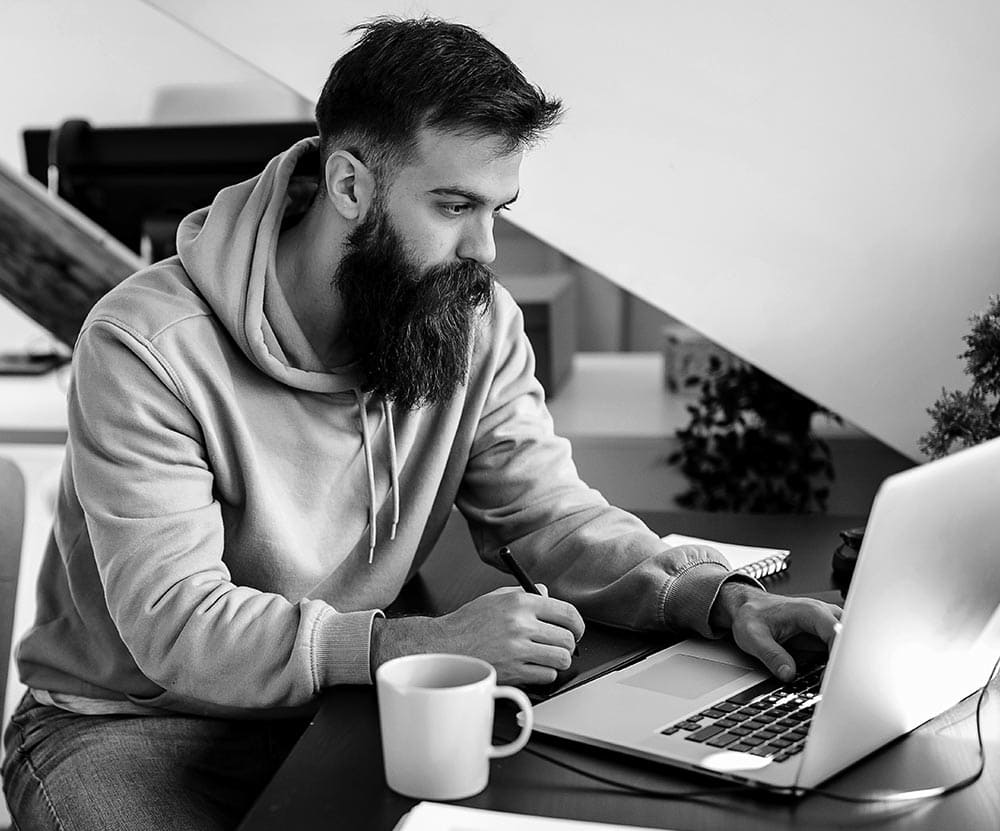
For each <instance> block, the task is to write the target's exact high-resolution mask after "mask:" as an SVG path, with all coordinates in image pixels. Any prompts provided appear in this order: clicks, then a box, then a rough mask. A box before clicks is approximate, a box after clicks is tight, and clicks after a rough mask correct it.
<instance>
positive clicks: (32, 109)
mask: <svg viewBox="0 0 1000 831" xmlns="http://www.w3.org/2000/svg"><path fill="white" fill-rule="evenodd" d="M0 79H2V80H0V161H3V162H4V163H6V164H7V165H8V166H9V167H12V168H14V169H16V170H20V171H23V170H24V152H23V145H22V142H21V131H22V130H23V129H24V128H25V127H50V126H54V125H56V124H59V123H60V122H61V121H63V120H64V119H66V118H70V117H74V116H81V117H85V118H88V119H90V120H91V121H92V122H93V123H95V124H100V125H104V126H107V125H113V124H141V123H144V122H146V121H147V120H149V118H150V116H151V112H152V107H153V102H154V99H155V96H156V93H157V90H160V89H162V88H164V87H173V86H179V85H183V84H199V85H203V84H238V85H249V84H253V85H256V86H258V87H259V88H260V89H261V90H262V93H263V95H262V98H264V99H266V100H273V99H274V98H275V97H276V96H275V95H273V94H272V95H271V96H268V93H274V92H275V91H277V92H285V88H284V87H282V86H281V85H279V84H278V83H277V82H276V81H274V80H272V79H269V78H267V77H266V76H265V75H264V74H263V73H262V72H261V71H260V70H259V69H256V68H255V67H252V66H250V65H249V64H247V63H246V62H245V61H243V60H241V59H240V58H237V57H235V56H234V55H232V54H230V53H228V52H225V51H224V50H222V49H219V48H218V47H217V46H216V45H214V44H212V43H209V42H208V41H206V40H205V39H204V38H203V37H201V36H200V35H198V34H196V33H193V32H191V31H190V30H189V29H188V28H187V27H185V26H183V25H182V24H180V23H177V22H175V21H172V20H169V19H167V18H166V17H165V16H164V15H163V14H162V13H161V12H159V11H158V10H156V9H154V8H152V7H150V6H146V5H144V4H142V3H140V2H137V1H136V0H87V1H86V2H78V1H77V0H0ZM286 94H287V93H286ZM267 115H268V112H267V109H266V106H262V107H260V108H259V116H260V118H266V117H267ZM48 340H49V339H48V335H47V333H46V332H45V330H44V329H42V328H41V327H39V326H37V325H36V324H35V323H34V322H33V321H31V320H30V319H29V318H27V317H26V316H24V315H23V314H21V313H20V312H19V311H18V310H17V309H15V308H14V307H13V306H11V305H10V304H9V303H7V302H6V301H5V300H3V299H2V298H0V351H4V350H12V351H14V350H23V349H25V348H26V347H30V346H37V345H38V344H39V343H40V342H41V343H45V342H47V341H48Z"/></svg>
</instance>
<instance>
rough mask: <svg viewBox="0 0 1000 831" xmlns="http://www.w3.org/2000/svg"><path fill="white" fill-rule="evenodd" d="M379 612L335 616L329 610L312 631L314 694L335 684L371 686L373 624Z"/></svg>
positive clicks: (382, 614) (381, 614) (369, 610)
mask: <svg viewBox="0 0 1000 831" xmlns="http://www.w3.org/2000/svg"><path fill="white" fill-rule="evenodd" d="M377 617H383V618H384V617H385V614H384V613H383V612H382V611H381V610H380V609H366V610H364V611H361V612H337V611H335V610H334V609H332V608H331V609H330V610H329V611H328V612H327V613H326V614H325V615H324V616H323V617H322V618H320V620H318V621H317V622H316V628H315V629H314V630H313V643H312V661H313V678H314V680H315V683H316V691H317V692H319V691H320V690H323V689H325V688H326V687H332V686H333V685H334V684H370V683H371V682H372V676H371V657H370V653H371V644H372V622H373V621H374V620H375V618H377Z"/></svg>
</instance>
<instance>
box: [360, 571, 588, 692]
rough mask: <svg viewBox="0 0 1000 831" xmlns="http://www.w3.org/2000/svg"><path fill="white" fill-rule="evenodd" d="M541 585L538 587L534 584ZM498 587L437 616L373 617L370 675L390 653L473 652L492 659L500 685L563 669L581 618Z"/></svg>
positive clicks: (545, 680) (558, 604) (556, 604)
mask: <svg viewBox="0 0 1000 831" xmlns="http://www.w3.org/2000/svg"><path fill="white" fill-rule="evenodd" d="M540 588H541V587H540ZM542 591H543V594H542V595H536V594H527V593H526V592H524V591H522V590H521V589H519V588H502V589H497V590H496V591H492V592H490V593H489V594H484V595H483V596H482V597H477V598H476V599H475V600H471V601H469V602H468V603H466V604H465V605H464V606H462V607H460V608H458V609H456V610H455V611H454V612H451V613H450V614H447V615H444V616H442V617H437V618H422V617H410V618H396V619H389V620H383V619H381V618H378V619H376V620H375V621H374V622H373V624H372V645H371V664H372V675H373V677H374V672H375V670H376V669H377V668H378V667H379V665H381V664H383V663H385V662H386V661H388V660H390V659H391V658H397V657H399V656H401V655H412V654H415V653H419V652H450V653H455V654H459V655H473V656H475V657H476V658H482V659H483V660H484V661H488V662H489V663H490V664H492V665H493V666H494V667H495V668H496V671H497V680H498V681H499V682H500V683H502V684H550V683H552V682H553V681H554V680H555V678H556V672H557V671H558V670H563V669H568V668H569V666H570V663H571V662H572V652H573V649H574V647H575V646H576V642H577V641H578V640H579V639H580V638H581V637H583V629H584V625H583V618H581V617H580V613H579V612H578V611H577V610H576V608H574V607H573V606H572V605H571V604H569V603H566V602H564V601H562V600H555V599H554V598H551V597H548V596H547V594H545V593H544V591H545V590H544V588H542Z"/></svg>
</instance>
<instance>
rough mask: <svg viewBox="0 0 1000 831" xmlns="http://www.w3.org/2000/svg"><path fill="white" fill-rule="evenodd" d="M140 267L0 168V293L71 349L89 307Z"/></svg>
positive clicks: (25, 180)
mask: <svg viewBox="0 0 1000 831" xmlns="http://www.w3.org/2000/svg"><path fill="white" fill-rule="evenodd" d="M142 265H143V263H142V261H141V260H140V259H139V257H137V256H136V255H135V254H134V253H133V252H132V251H131V250H130V249H128V248H126V247H125V246H124V245H122V244H121V243H119V242H118V241H117V240H116V239H114V238H113V237H111V236H110V235H109V234H107V233H106V232H105V231H103V230H102V229H101V228H100V227H99V226H98V225H96V224H95V223H93V222H92V221H91V220H90V219H88V218H87V217H86V216H84V215H83V214H82V213H80V212H79V211H78V210H76V209H75V208H74V207H73V206H72V205H70V204H68V203H67V202H65V201H64V200H62V199H59V198H58V197H54V196H51V195H50V194H49V193H48V192H47V191H46V190H45V189H44V188H43V187H42V186H41V185H39V184H38V183H37V182H35V181H34V180H33V179H31V178H29V177H27V176H23V175H21V174H19V173H17V172H16V171H14V170H11V169H10V168H9V167H6V166H5V165H3V164H2V163H0V296H3V297H5V298H6V299H7V300H9V301H10V302H11V303H13V304H14V305H15V306H16V307H17V308H18V309H20V310H21V311H22V312H24V313H25V314H26V315H28V317H30V318H31V319H32V320H34V321H36V322H37V323H38V324H40V325H41V326H43V327H44V328H46V329H48V330H49V331H50V332H51V333H52V334H53V335H55V337H57V338H58V339H59V340H61V341H63V342H64V343H66V344H68V345H70V346H72V345H73V344H74V342H75V341H76V337H77V335H78V334H79V333H80V327H81V326H82V325H83V321H84V319H85V318H86V317H87V313H88V312H89V311H90V309H91V307H92V306H93V305H94V303H96V302H97V301H98V299H100V298H101V297H102V296H103V295H104V294H105V293H107V292H108V291H109V290H110V289H111V288H113V287H114V286H116V285H117V284H118V283H119V282H121V281H122V280H123V279H124V278H125V277H127V276H128V275H129V274H132V273H133V272H135V271H138V270H139V269H140V268H141V267H142Z"/></svg>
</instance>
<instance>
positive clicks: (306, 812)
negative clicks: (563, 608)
mask: <svg viewBox="0 0 1000 831" xmlns="http://www.w3.org/2000/svg"><path fill="white" fill-rule="evenodd" d="M643 518H644V519H645V520H646V522H647V523H648V524H649V525H650V527H652V528H654V529H655V530H656V531H658V532H660V533H667V532H670V531H676V532H678V533H687V534H692V535H696V536H704V537H712V538H714V539H719V540H731V541H742V542H746V543H748V544H754V545H762V546H770V547H788V548H791V549H792V557H793V561H792V565H791V567H790V568H789V569H788V571H787V572H786V573H785V575H784V576H780V577H776V578H772V579H771V582H770V583H769V584H768V586H769V588H770V589H771V590H772V591H778V592H782V593H788V594H795V593H800V592H810V591H819V590H824V589H829V588H830V587H831V583H830V573H829V563H830V555H831V553H832V550H833V547H834V546H835V544H836V532H837V530H839V529H841V528H848V527H853V526H855V525H858V524H861V522H862V521H863V520H862V519H861V518H859V517H856V516H855V517H837V516H816V517H795V518H790V517H760V516H749V515H746V516H721V515H714V514H697V513H665V512H661V513H647V514H643ZM508 583H510V580H509V579H506V575H502V574H498V573H497V572H494V571H493V570H492V569H489V568H488V567H486V566H483V565H482V564H481V563H479V561H478V559H477V558H476V557H475V555H474V554H472V549H471V542H470V541H469V540H468V535H467V533H465V531H464V528H463V527H462V526H461V520H458V521H457V522H452V523H450V524H449V528H448V530H447V532H446V534H445V536H444V537H443V538H442V540H441V542H440V543H439V545H438V549H437V550H436V551H435V554H434V555H433V556H432V558H431V560H430V561H429V562H428V563H427V565H426V566H425V569H424V570H423V571H422V572H421V575H420V577H419V578H418V579H417V580H416V581H414V583H411V584H410V585H409V586H408V587H407V591H406V592H405V593H404V595H403V596H402V597H401V598H400V609H401V610H411V609H416V608H423V609H426V610H428V611H429V612H431V613H434V614H439V613H442V612H445V611H448V610H450V609H453V608H455V607H456V606H458V605H460V604H461V603H462V602H464V601H465V600H467V599H469V598H471V597H473V596H475V595H476V594H479V593H482V592H484V591H488V590H490V589H492V588H495V587H496V586H498V585H504V584H508ZM643 639H644V636H631V635H622V634H621V633H618V634H612V633H610V632H608V631H606V630H600V629H598V628H597V627H593V626H592V627H591V628H590V630H588V632H587V634H586V635H585V636H584V639H583V641H582V642H581V644H580V651H581V656H580V658H579V659H578V660H579V661H580V662H581V663H582V664H584V665H586V664H587V662H588V660H589V661H593V660H594V655H595V653H599V652H601V651H602V650H603V649H604V648H606V646H607V644H608V643H609V642H612V641H615V642H618V643H619V645H620V647H621V648H623V649H624V648H626V647H628V646H629V645H631V644H634V643H636V642H638V641H641V640H643ZM994 695H995V693H994ZM972 705H973V702H972V701H971V700H967V701H965V702H963V703H962V704H960V705H959V706H958V707H956V708H954V709H953V710H951V711H949V712H948V713H945V714H944V715H942V716H940V717H939V718H937V719H935V720H933V721H932V722H929V723H928V724H926V725H924V726H923V727H921V728H920V729H919V730H917V731H915V732H914V733H913V734H911V735H910V736H908V737H906V738H904V739H902V740H900V741H897V742H895V743H894V744H892V745H891V746H890V747H888V748H885V749H883V750H882V751H881V752H880V753H878V754H876V755H875V756H873V757H872V758H870V759H869V760H866V761H864V762H862V763H860V764H858V765H856V766H855V767H854V768H852V769H851V770H849V771H848V772H846V773H845V774H841V775H840V776H838V777H836V778H835V779H833V780H831V781H830V782H829V783H827V787H829V788H830V789H831V790H832V789H834V788H836V789H837V790H838V791H839V792H842V793H846V794H851V793H853V794H860V793H864V792H865V791H866V790H867V789H870V788H874V787H896V788H907V787H913V786H922V785H930V784H940V783H950V782H952V781H954V780H956V779H958V778H960V777H962V776H964V775H965V774H966V773H968V772H971V771H972V770H973V769H974V767H975V764H976V761H977V759H976V752H975V745H974V738H973V737H974V732H973V731H974V724H973V721H974V720H973V719H971V718H968V716H969V714H970V713H971V711H972V709H973V707H972ZM985 709H986V713H985V718H984V724H983V732H984V735H985V736H987V769H986V773H985V774H984V776H983V778H982V779H980V781H979V782H977V783H976V784H975V785H973V786H972V787H970V788H967V789H965V790H963V791H960V792H958V793H956V794H953V795H951V796H948V797H946V798H941V799H936V800H929V801H922V802H918V803H914V804H910V805H899V806H870V805H869V806H865V805H850V804H847V803H842V802H834V801H831V800H828V799H824V798H820V797H806V798H805V799H802V800H799V801H795V802H787V801H782V800H780V799H778V798H773V797H768V796H763V795H749V794H738V795H731V794H720V795H718V796H712V797H710V798H702V799H699V800H698V801H693V800H680V801H667V800H662V799H655V798H651V797H644V796H638V795H633V794H629V793H625V792H622V791H619V790H616V789H614V788H611V787H609V786H605V785H602V784H600V783H598V782H594V781H592V780H589V779H585V778H583V777H582V776H580V775H578V774H575V773H572V772H569V771H566V770H564V769H562V768H558V767H556V766H554V765H553V764H551V763H550V762H548V761H546V760H544V759H541V758H538V757H537V756H534V755H532V754H530V753H528V752H526V751H522V752H521V753H518V754H517V755H515V756H513V757H511V758H508V759H502V760H497V761H494V762H493V763H492V769H491V775H490V785H489V787H487V789H486V790H485V791H483V793H481V794H479V795H478V796H475V797H473V798H471V799H469V800H465V801H463V803H462V804H465V805H471V806H475V807H479V808H487V809H491V810H501V811H514V812H520V813H533V814H543V815H550V816H563V817H572V818H576V819H589V820H597V821H603V822H617V823H629V824H636V825H645V826H650V827H660V828H678V829H718V828H726V827H732V828H734V829H735V828H739V829H761V831H763V829H782V828H784V829H787V828H819V829H832V828H843V827H845V826H869V827H878V828H884V827H891V828H893V829H946V828H955V829H958V828H963V829H964V828H970V829H971V828H997V827H1000V794H998V788H997V779H998V775H1000V774H998V771H1000V741H998V740H997V738H996V737H997V736H998V734H1000V723H998V722H1000V708H998V707H997V706H996V705H995V704H991V703H990V702H988V703H987V706H986V708H985ZM496 723H497V732H498V733H499V734H501V735H503V736H505V737H509V736H512V735H513V733H514V732H515V727H514V724H513V717H512V711H510V710H507V709H505V708H503V709H498V713H497V722H496ZM990 736H992V737H993V738H992V739H990V738H989V737H990ZM379 741H380V740H379V728H378V711H377V706H376V699H375V691H374V688H372V687H361V686H352V687H346V686H345V687H339V688H334V689H331V690H330V691H329V692H328V693H327V694H326V695H325V696H324V700H323V703H322V705H321V707H320V710H319V712H318V713H317V716H316V718H315V719H314V720H313V722H312V723H311V724H310V726H309V727H308V728H307V730H306V731H305V733H304V734H303V736H302V738H301V739H300V741H299V743H298V744H297V745H296V747H295V748H294V750H293V751H292V753H291V755H290V756H289V758H288V759H287V760H286V762H285V764H284V765H283V766H282V767H281V768H280V769H279V771H278V773H277V774H276V775H275V777H274V779H273V780H272V781H271V783H270V784H269V785H268V787H267V788H266V789H265V791H264V793H263V794H262V795H261V796H260V798H259V799H258V800H257V802H256V804H255V805H254V806H253V808H252V809H251V811H250V813H249V814H248V815H247V817H246V818H245V819H244V821H243V823H242V825H241V826H240V831H263V829H287V828H322V827H336V828H344V829H380V830H382V829H384V831H389V830H390V829H392V828H393V826H394V825H395V823H396V821H397V820H398V819H399V817H400V816H401V815H402V814H403V813H405V812H406V811H407V810H408V809H409V808H410V807H411V806H412V805H413V804H414V801H413V800H410V799H407V798H405V797H402V796H399V795H397V794H395V793H393V792H392V791H390V790H389V789H388V788H387V787H386V785H385V776H384V773H383V770H382V757H381V747H380V743H379ZM529 747H537V748H538V749H540V750H542V751H543V752H545V753H547V754H550V755H552V756H557V757H559V758H562V759H565V760H567V761H570V762H571V763H575V764H577V765H581V766H583V767H585V768H587V769H588V770H592V771H595V772H598V773H601V774H603V775H607V776H610V777H613V778H616V779H619V780H622V781H626V782H631V783H633V784H641V785H643V786H646V787H652V788H659V789H663V790H670V789H677V790H694V789H701V788H706V787H712V783H711V782H712V780H709V779H706V778H703V777H698V776H695V775H693V774H686V773H683V772H680V771H671V770H669V769H667V768H665V767H662V766H658V765H655V764H652V763H647V762H644V761H641V760H634V759H631V758H629V757H626V756H623V755H619V754H612V753H606V752H602V751H598V750H595V749H590V748H583V747H581V746H574V745H572V744H570V743H568V742H560V741H558V740H556V739H551V738H548V737H545V736H541V735H538V734H536V735H535V736H533V737H532V740H531V744H530V745H529ZM720 787H724V786H721V785H720Z"/></svg>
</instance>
